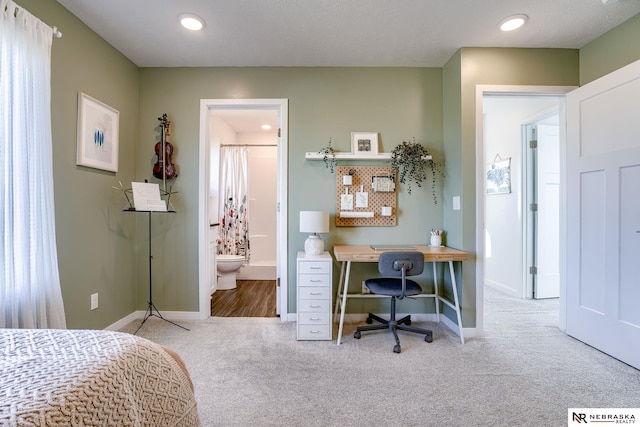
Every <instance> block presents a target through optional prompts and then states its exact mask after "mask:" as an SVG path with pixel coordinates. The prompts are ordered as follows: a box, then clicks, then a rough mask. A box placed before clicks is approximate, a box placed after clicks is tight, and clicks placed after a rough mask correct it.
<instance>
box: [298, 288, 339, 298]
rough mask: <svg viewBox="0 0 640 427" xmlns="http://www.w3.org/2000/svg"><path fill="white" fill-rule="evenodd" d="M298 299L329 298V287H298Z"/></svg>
mask: <svg viewBox="0 0 640 427" xmlns="http://www.w3.org/2000/svg"><path fill="white" fill-rule="evenodd" d="M298 292H299V293H300V294H299V298H300V299H329V300H330V299H331V288H330V287H328V286H304V287H300V288H298Z"/></svg>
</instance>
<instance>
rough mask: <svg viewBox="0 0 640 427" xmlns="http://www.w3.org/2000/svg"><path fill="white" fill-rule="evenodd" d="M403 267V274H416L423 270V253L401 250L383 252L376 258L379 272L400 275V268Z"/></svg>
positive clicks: (387, 274) (393, 275) (394, 275)
mask: <svg viewBox="0 0 640 427" xmlns="http://www.w3.org/2000/svg"><path fill="white" fill-rule="evenodd" d="M403 267H405V276H417V275H418V274H422V271H423V270H424V254H423V253H422V252H413V251H401V252H383V253H381V254H380V259H379V260H378V271H379V272H380V274H382V275H385V276H391V277H396V276H397V277H402V268H403Z"/></svg>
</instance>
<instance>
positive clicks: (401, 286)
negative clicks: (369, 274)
mask: <svg viewBox="0 0 640 427" xmlns="http://www.w3.org/2000/svg"><path fill="white" fill-rule="evenodd" d="M422 270H424V254H422V253H421V252H407V251H403V252H383V253H381V254H380V259H379V260H378V271H379V272H380V274H382V275H384V276H392V277H376V278H373V279H367V280H365V282H364V283H365V285H366V286H367V288H369V290H370V291H371V293H373V294H377V295H388V296H390V297H391V314H390V319H389V320H385V319H383V318H381V317H379V316H376V315H375V314H372V313H369V316H368V317H367V323H368V324H369V325H370V326H358V328H357V330H356V332H355V333H354V334H353V337H354V338H356V339H360V337H361V332H364V331H375V330H380V329H389V330H390V331H391V332H393V336H394V338H395V339H396V345H395V346H394V347H393V352H394V353H400V351H401V348H400V340H399V339H398V333H397V329H400V330H403V331H408V332H415V333H418V334H424V335H425V337H424V340H425V341H426V342H432V341H433V332H432V331H430V330H428V329H422V328H414V327H411V326H409V325H411V316H410V315H408V316H405V317H403V318H402V319H400V320H396V299H400V300H401V299H403V298H404V297H410V296H412V295H418V294H420V293H422V288H421V287H420V285H418V284H417V283H416V282H414V281H413V280H410V279H407V276H417V275H419V274H421V273H422ZM398 277H400V278H398ZM373 320H376V321H377V322H380V323H381V324H380V325H371V323H373Z"/></svg>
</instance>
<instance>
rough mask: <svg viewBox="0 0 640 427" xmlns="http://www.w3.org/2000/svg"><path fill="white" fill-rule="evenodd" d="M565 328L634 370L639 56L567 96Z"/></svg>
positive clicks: (638, 280) (638, 340)
mask: <svg viewBox="0 0 640 427" xmlns="http://www.w3.org/2000/svg"><path fill="white" fill-rule="evenodd" d="M567 195H568V196H567V197H568V200H567V277H566V324H567V333H568V334H569V335H571V336H573V337H575V338H577V339H579V340H581V341H584V342H585V343H587V344H589V345H591V346H593V347H595V348H598V349H599V350H601V351H603V352H605V353H607V354H610V355H611V356H613V357H615V358H617V359H620V360H622V361H623V362H626V363H628V364H630V365H632V366H634V367H636V368H639V369H640V309H639V307H640V61H638V62H635V63H633V64H630V65H628V66H626V67H624V68H622V69H620V70H617V71H615V72H613V73H611V74H609V75H607V76H604V77H602V78H600V79H598V80H596V81H594V82H592V83H589V84H587V85H585V86H583V87H581V88H579V89H576V90H575V91H573V92H571V93H570V94H568V96H567Z"/></svg>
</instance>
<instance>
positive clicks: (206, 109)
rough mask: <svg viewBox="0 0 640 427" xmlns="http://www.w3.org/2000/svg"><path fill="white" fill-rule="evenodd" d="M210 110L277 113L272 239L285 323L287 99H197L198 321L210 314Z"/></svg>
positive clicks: (286, 298)
mask: <svg viewBox="0 0 640 427" xmlns="http://www.w3.org/2000/svg"><path fill="white" fill-rule="evenodd" d="M214 109H218V110H220V109H254V110H255V109H270V110H278V112H279V114H278V116H279V120H280V124H279V126H280V138H279V143H278V160H277V162H278V166H277V168H278V172H277V181H278V182H277V194H278V200H277V206H278V212H277V222H278V236H277V237H276V239H277V242H276V247H277V252H278V254H277V260H278V261H277V266H276V274H277V278H278V280H279V284H278V285H279V297H278V298H279V299H278V301H277V305H278V306H279V307H280V319H281V320H282V321H283V322H284V321H286V320H288V317H289V313H288V304H287V301H288V292H287V291H288V281H287V276H288V272H289V269H288V262H287V259H288V257H287V254H288V247H287V211H288V207H287V200H288V195H287V182H288V171H287V164H288V153H289V150H288V143H289V136H288V129H289V124H288V118H289V100H288V99H201V100H200V147H199V152H198V156H199V164H198V169H199V176H198V196H199V197H198V205H199V206H198V224H199V225H198V273H199V274H198V281H199V283H198V289H199V293H198V294H199V301H198V307H199V318H200V319H206V318H208V317H209V316H210V315H211V299H210V298H211V295H210V293H209V283H208V279H209V274H210V271H209V270H210V267H209V262H208V260H209V238H208V236H209V192H210V184H209V176H210V172H211V164H210V163H211V162H210V138H209V134H210V132H209V131H210V126H211V123H210V118H211V110H214Z"/></svg>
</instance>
